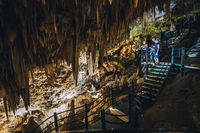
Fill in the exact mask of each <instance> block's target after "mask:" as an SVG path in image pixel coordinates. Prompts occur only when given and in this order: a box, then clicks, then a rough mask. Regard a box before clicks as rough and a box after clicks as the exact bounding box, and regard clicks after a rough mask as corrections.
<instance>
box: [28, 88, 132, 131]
mask: <svg viewBox="0 0 200 133" xmlns="http://www.w3.org/2000/svg"><path fill="white" fill-rule="evenodd" d="M124 90H125V91H124ZM124 90H122V92H119V91H117V90H115V91H114V90H113V89H111V90H110V91H109V92H105V93H104V94H102V95H101V96H102V97H99V98H97V99H95V100H94V101H92V102H90V103H88V104H85V105H82V106H79V107H76V108H74V110H75V111H76V113H75V114H73V115H66V116H65V117H60V115H63V114H67V113H69V112H70V111H71V110H72V109H69V110H67V111H63V112H59V113H56V112H55V113H54V114H53V115H52V116H50V117H48V118H47V119H45V120H44V121H43V122H42V123H40V124H39V125H38V126H37V127H36V128H35V129H33V130H32V131H31V133H34V132H35V131H36V130H37V129H39V128H41V127H43V128H42V131H41V132H40V133H43V132H49V133H50V132H53V131H55V132H58V131H59V130H60V128H61V127H62V126H63V125H64V124H65V123H64V120H66V119H68V118H76V119H74V120H73V121H70V122H69V123H67V125H72V127H73V125H76V128H74V129H73V128H72V129H69V130H80V129H85V130H88V129H89V126H90V125H93V124H94V123H96V122H97V121H99V120H101V119H102V116H101V114H102V110H104V111H106V110H107V109H108V108H110V107H113V106H115V105H116V103H117V102H119V101H117V98H118V97H119V96H120V95H123V94H126V95H128V94H130V90H127V88H126V89H124ZM130 107H131V106H130ZM94 108H95V111H94V110H93V109H94ZM129 113H131V112H129ZM130 115H131V114H130ZM52 119H53V121H52ZM48 121H50V122H48ZM80 121H81V122H82V124H81V125H78V124H77V123H78V122H80ZM83 121H84V122H83ZM46 122H48V124H46V125H44V123H46Z"/></svg>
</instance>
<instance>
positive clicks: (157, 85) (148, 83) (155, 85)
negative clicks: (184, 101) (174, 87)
mask: <svg viewBox="0 0 200 133" xmlns="http://www.w3.org/2000/svg"><path fill="white" fill-rule="evenodd" d="M144 85H148V86H153V87H161V86H162V85H160V84H155V83H150V82H147V81H144Z"/></svg>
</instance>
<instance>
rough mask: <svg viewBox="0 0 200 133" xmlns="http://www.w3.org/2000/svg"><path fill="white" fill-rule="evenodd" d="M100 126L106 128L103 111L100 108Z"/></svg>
mask: <svg viewBox="0 0 200 133" xmlns="http://www.w3.org/2000/svg"><path fill="white" fill-rule="evenodd" d="M101 128H102V129H106V120H105V111H104V110H101Z"/></svg>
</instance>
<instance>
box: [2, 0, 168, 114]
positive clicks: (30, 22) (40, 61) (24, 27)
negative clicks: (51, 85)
mask: <svg viewBox="0 0 200 133" xmlns="http://www.w3.org/2000/svg"><path fill="white" fill-rule="evenodd" d="M0 1H2V0H0ZM167 1H168V0H164V1H163V0H148V1H147V0H140V1H139V0H130V2H124V1H122V0H89V1H81V0H67V1H66V0H60V1H57V0H38V1H36V0H30V1H28V0H22V1H18V2H16V3H15V2H10V3H9V2H3V4H1V10H0V14H1V20H0V29H1V30H0V44H1V47H2V49H3V50H1V49H0V55H3V56H2V57H1V58H3V59H1V58H0V70H1V72H3V73H2V75H4V77H1V78H0V81H1V83H2V84H4V86H5V90H6V96H7V101H8V107H9V109H11V110H13V111H15V109H16V107H17V105H18V104H19V98H20V96H21V97H22V98H23V101H24V104H25V106H26V109H28V106H29V105H30V102H29V89H28V78H29V76H28V73H29V71H30V68H33V67H35V66H38V67H45V65H47V64H52V63H54V62H56V61H57V60H66V62H67V64H72V70H73V76H74V80H75V82H76V84H77V78H78V68H79V65H78V64H79V63H78V58H79V54H80V53H79V52H80V51H81V50H82V49H86V48H85V47H88V48H89V47H90V49H89V52H87V53H89V54H90V53H91V55H90V56H91V60H92V62H91V64H92V66H91V67H92V69H93V70H94V69H95V68H96V66H97V64H96V63H97V62H98V63H99V66H101V65H102V64H103V57H104V51H106V48H108V46H109V44H112V42H113V41H114V40H120V39H123V37H122V35H124V34H125V33H126V32H127V29H128V27H129V23H131V22H132V21H134V20H135V19H136V18H137V17H142V15H143V13H144V12H145V11H148V10H150V9H151V8H154V7H155V6H156V5H158V8H159V9H162V7H163V5H164V4H165V3H166V2H167ZM13 7H15V8H13ZM58 9H59V10H58ZM86 42H87V43H86ZM97 56H98V57H97ZM96 58H99V59H98V60H97V59H96ZM29 66H30V67H29ZM46 70H47V73H51V71H52V70H51V68H50V67H46Z"/></svg>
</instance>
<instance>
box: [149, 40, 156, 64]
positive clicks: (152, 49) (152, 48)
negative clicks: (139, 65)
mask: <svg viewBox="0 0 200 133" xmlns="http://www.w3.org/2000/svg"><path fill="white" fill-rule="evenodd" d="M154 53H155V38H152V42H151V47H150V60H151V64H154Z"/></svg>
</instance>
